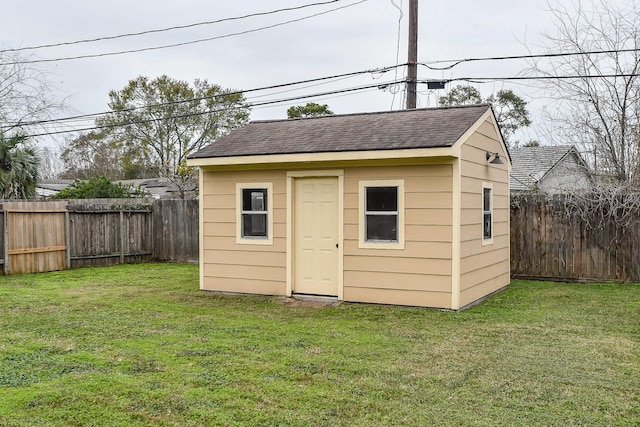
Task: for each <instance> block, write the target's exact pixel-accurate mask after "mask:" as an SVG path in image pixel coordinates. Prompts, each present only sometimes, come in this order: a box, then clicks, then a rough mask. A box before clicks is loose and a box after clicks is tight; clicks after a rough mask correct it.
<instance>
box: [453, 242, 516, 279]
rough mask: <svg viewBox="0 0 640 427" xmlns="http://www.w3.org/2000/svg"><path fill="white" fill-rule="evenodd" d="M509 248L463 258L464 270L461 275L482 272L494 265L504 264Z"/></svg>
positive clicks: (477, 253)
mask: <svg viewBox="0 0 640 427" xmlns="http://www.w3.org/2000/svg"><path fill="white" fill-rule="evenodd" d="M508 251H509V248H505V247H500V248H496V249H494V250H492V251H485V252H478V251H476V253H475V254H473V255H468V256H465V257H463V258H462V259H463V260H464V262H463V265H464V270H462V271H461V273H462V274H463V275H464V274H467V273H472V272H476V271H478V270H482V269H483V268H485V267H489V266H491V265H494V264H499V263H501V262H504V260H505V256H508V255H509V253H508Z"/></svg>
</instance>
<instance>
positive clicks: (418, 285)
mask: <svg viewBox="0 0 640 427" xmlns="http://www.w3.org/2000/svg"><path fill="white" fill-rule="evenodd" d="M344 281H345V283H346V284H348V286H349V287H352V288H359V287H360V288H375V289H394V290H403V289H406V290H412V291H420V290H425V288H427V287H428V290H429V291H431V292H448V293H450V292H451V276H450V275H446V276H434V275H430V276H428V277H425V276H424V275H422V274H406V273H390V272H368V271H345V273H344ZM427 282H428V283H427Z"/></svg>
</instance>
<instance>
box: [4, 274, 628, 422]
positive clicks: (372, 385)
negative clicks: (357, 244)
mask: <svg viewBox="0 0 640 427" xmlns="http://www.w3.org/2000/svg"><path fill="white" fill-rule="evenodd" d="M0 327H1V329H0V330H1V331H2V333H1V334H0V426H48V425H55V426H213V425H221V426H305V427H306V426H428V425H444V426H447V425H450V426H461V425H465V426H517V425H523V426H531V425H544V426H555V425H561V426H565V425H581V426H585V425H597V426H600V425H621V426H631V425H640V285H636V284H634V285H615V284H598V285H584V284H556V283H546V282H525V281H518V282H514V283H513V284H512V285H511V286H509V288H508V289H507V290H506V291H504V292H502V293H500V294H498V295H496V296H494V297H493V298H491V299H490V300H489V301H487V302H485V303H483V304H481V305H479V306H476V307H474V308H472V309H470V310H467V311H464V312H462V313H451V312H441V311H436V310H428V309H418V308H406V307H389V306H375V305H365V304H348V303H343V304H340V305H336V306H300V305H296V304H290V303H288V302H287V301H286V300H284V299H282V298H276V297H260V296H230V295H219V294H215V293H210V292H202V291H200V290H199V289H198V268H197V266H192V265H175V264H143V265H124V266H117V267H108V268H85V269H78V270H71V271H64V272H54V273H45V274H36V275H17V276H3V277H0Z"/></svg>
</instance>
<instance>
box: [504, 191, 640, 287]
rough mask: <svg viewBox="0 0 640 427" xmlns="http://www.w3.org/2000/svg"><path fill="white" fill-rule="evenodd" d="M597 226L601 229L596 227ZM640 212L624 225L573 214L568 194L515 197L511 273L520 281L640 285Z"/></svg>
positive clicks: (512, 216)
mask: <svg viewBox="0 0 640 427" xmlns="http://www.w3.org/2000/svg"><path fill="white" fill-rule="evenodd" d="M594 224H595V225H594ZM639 232H640V212H639V213H638V219H637V220H635V221H634V222H633V223H631V224H630V225H629V227H628V228H627V229H625V230H623V229H622V228H621V226H620V225H619V224H615V223H606V222H602V221H601V222H597V221H595V222H594V221H591V225H590V223H589V222H588V221H585V220H584V218H582V217H580V216H578V215H575V214H571V212H570V211H568V210H567V208H566V207H565V205H564V198H563V196H562V195H556V196H554V197H553V198H547V197H545V196H543V195H536V194H518V195H512V196H511V271H512V275H513V276H514V277H527V278H540V279H558V280H579V281H593V280H598V281H619V282H624V281H640V254H639V251H640V247H639V246H640V243H639V242H638V238H637V236H638V233H639Z"/></svg>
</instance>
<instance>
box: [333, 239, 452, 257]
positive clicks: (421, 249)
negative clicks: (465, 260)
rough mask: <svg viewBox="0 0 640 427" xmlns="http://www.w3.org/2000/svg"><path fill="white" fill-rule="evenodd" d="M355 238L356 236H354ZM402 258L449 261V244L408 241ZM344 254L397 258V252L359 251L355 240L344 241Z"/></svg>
mask: <svg viewBox="0 0 640 427" xmlns="http://www.w3.org/2000/svg"><path fill="white" fill-rule="evenodd" d="M356 237H357V236H356ZM404 247H405V248H404V251H403V256H404V257H407V258H416V259H447V260H450V259H451V242H450V241H448V242H424V241H417V242H414V241H408V242H405V245H404ZM344 253H345V254H356V253H357V254H359V255H358V256H371V257H397V256H398V252H397V251H387V250H379V249H360V248H358V240H357V238H356V239H354V240H345V242H344Z"/></svg>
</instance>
